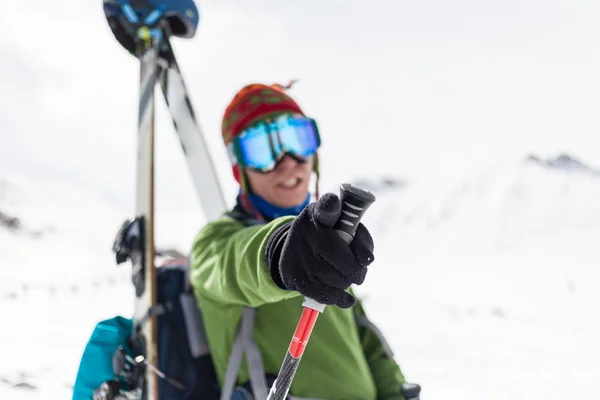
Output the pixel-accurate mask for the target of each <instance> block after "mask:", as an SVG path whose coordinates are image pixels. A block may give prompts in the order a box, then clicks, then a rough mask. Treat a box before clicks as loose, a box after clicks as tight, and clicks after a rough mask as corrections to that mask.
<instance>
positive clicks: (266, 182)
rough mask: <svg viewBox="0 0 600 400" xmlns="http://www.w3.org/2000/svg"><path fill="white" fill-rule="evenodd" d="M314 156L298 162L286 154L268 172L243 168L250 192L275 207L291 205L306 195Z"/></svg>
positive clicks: (300, 200)
mask: <svg viewBox="0 0 600 400" xmlns="http://www.w3.org/2000/svg"><path fill="white" fill-rule="evenodd" d="M313 166H314V157H313V156H310V157H307V158H306V162H298V161H296V159H295V158H294V157H291V156H289V155H286V156H285V157H284V158H283V159H282V160H281V161H280V162H279V164H278V165H277V167H276V168H275V169H274V170H273V171H270V172H267V173H262V172H257V171H253V170H251V169H245V172H246V176H247V177H248V182H249V184H250V188H251V190H252V192H253V193H254V194H256V195H258V196H260V197H262V198H263V199H265V200H266V201H268V202H269V203H271V204H273V205H274V206H277V207H293V206H297V205H298V204H300V203H302V202H303V201H304V199H306V196H307V195H308V184H309V183H310V182H309V181H310V175H311V173H312V171H313Z"/></svg>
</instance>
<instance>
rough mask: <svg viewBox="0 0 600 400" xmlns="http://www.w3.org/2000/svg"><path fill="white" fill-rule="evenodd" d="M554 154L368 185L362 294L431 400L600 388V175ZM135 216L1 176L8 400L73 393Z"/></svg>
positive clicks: (114, 289)
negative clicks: (368, 261) (371, 248)
mask: <svg viewBox="0 0 600 400" xmlns="http://www.w3.org/2000/svg"><path fill="white" fill-rule="evenodd" d="M556 160H558V158H557V159H556ZM556 160H542V159H540V158H539V157H538V158H536V157H524V158H523V159H521V160H508V161H506V162H505V163H501V164H489V165H484V166H481V167H480V168H477V169H474V170H471V171H468V172H467V173H466V174H461V175H454V176H453V175H451V174H449V173H448V171H443V172H439V173H436V174H435V175H432V176H430V177H427V178H423V179H420V180H419V181H414V180H411V179H406V180H404V179H395V178H390V177H384V178H377V179H373V178H370V179H368V180H367V181H365V180H362V181H363V184H365V185H367V186H369V187H370V188H371V190H372V191H373V192H374V193H375V194H376V195H377V198H378V200H377V202H376V203H375V204H374V205H373V207H372V210H370V211H369V213H367V216H366V218H365V222H366V223H367V225H368V226H369V227H370V228H371V230H372V232H373V235H374V237H375V242H376V253H375V255H376V261H375V263H374V264H373V266H372V268H371V270H370V272H369V276H368V278H367V281H366V283H365V284H364V285H363V286H361V287H359V288H358V289H357V291H358V292H359V293H360V294H361V295H362V296H363V297H364V300H365V305H366V307H367V311H368V312H369V313H370V314H371V317H372V319H374V320H375V322H376V323H378V324H379V325H380V327H381V328H382V330H383V331H384V333H385V334H386V335H387V336H388V337H389V339H390V342H391V344H392V347H393V348H394V350H395V352H396V357H397V359H398V361H399V362H400V364H401V366H402V368H403V370H404V372H405V374H406V376H407V378H408V379H410V380H414V381H417V382H419V383H420V384H421V385H422V386H423V396H424V397H423V398H425V399H445V400H446V399H463V400H464V399H507V400H508V399H511V400H512V399H514V398H526V399H544V400H547V399H564V398H582V399H593V398H595V397H596V396H597V394H598V393H600V379H599V378H598V373H599V372H600V342H598V340H597V338H598V337H599V336H600V313H599V311H600V294H598V292H597V290H596V286H597V282H598V281H599V278H600V250H599V246H598V245H597V242H598V238H600V207H598V199H599V198H600V178H599V177H598V176H597V174H596V173H595V170H594V168H593V167H587V168H582V167H581V165H584V166H585V164H582V163H580V164H581V165H580V166H579V167H577V168H575V167H573V166H574V165H576V164H577V163H576V162H575V161H576V160H573V159H571V161H568V160H567V159H565V158H564V157H563V158H562V159H561V161H560V162H553V161H556ZM128 211H129V210H127V209H124V208H123V207H120V206H118V205H115V204H112V203H111V202H110V201H108V200H106V199H101V198H98V196H95V195H93V194H90V193H83V192H81V191H80V190H78V189H77V188H71V187H69V186H68V185H66V184H63V183H59V182H40V181H35V180H29V179H25V178H23V177H18V176H13V175H11V176H0V212H1V213H3V215H5V220H6V219H7V218H8V219H11V221H13V223H12V224H4V225H10V226H3V224H2V222H0V265H1V266H2V268H1V270H2V273H1V274H2V279H1V280H0V309H2V312H3V314H4V315H7V316H8V319H7V320H6V319H5V321H8V322H9V324H8V326H9V327H10V328H9V329H2V330H0V354H1V355H2V357H0V397H1V398H13V399H21V398H22V399H34V398H44V399H49V398H56V399H59V398H60V399H65V398H69V396H70V385H71V384H72V383H73V380H74V376H75V373H76V370H77V366H78V362H79V357H80V355H81V351H82V348H83V346H84V344H85V342H86V340H87V339H88V336H89V334H90V333H91V330H92V328H93V326H94V324H95V322H97V321H98V320H100V319H103V318H107V317H111V316H113V315H115V314H122V315H128V314H129V313H130V312H131V306H132V304H131V303H132V302H131V298H132V297H131V296H132V295H133V293H132V289H131V285H130V284H129V282H128V279H129V277H128V272H129V271H128V268H127V267H119V268H117V267H116V266H115V264H114V260H113V255H112V253H111V252H110V247H111V245H112V239H113V235H114V233H115V232H116V229H117V228H118V226H119V224H120V223H121V221H122V219H123V218H125V217H126V216H128ZM14 218H17V219H18V221H19V223H18V225H19V227H15V226H14V225H15V224H14V221H15V220H14ZM0 221H1V219H0ZM194 223H195V222H194V221H185V220H183V219H181V220H179V221H177V224H173V226H181V227H182V229H183V230H184V231H186V232H193V231H194V230H195V229H197V227H196V226H193V224H194ZM164 226H167V225H164ZM168 229H169V228H163V231H164V230H168ZM162 235H163V237H165V238H172V237H178V234H177V233H176V232H173V235H174V236H170V235H169V233H168V232H163V233H162ZM190 240H191V238H182V239H181V240H176V239H172V240H169V244H176V245H180V247H181V248H182V249H183V250H185V248H186V246H187V245H188V244H189V241H190ZM304 367H306V368H308V367H309V366H304Z"/></svg>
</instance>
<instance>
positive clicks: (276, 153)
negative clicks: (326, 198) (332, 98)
mask: <svg viewBox="0 0 600 400" xmlns="http://www.w3.org/2000/svg"><path fill="white" fill-rule="evenodd" d="M320 144H321V140H320V136H319V131H318V129H317V124H316V122H315V121H314V120H312V119H310V118H304V117H300V118H298V117H289V116H282V117H279V118H277V119H275V120H274V121H271V122H261V123H259V124H256V125H253V126H251V127H249V128H247V129H245V130H244V131H243V132H242V133H241V134H240V135H239V136H236V138H235V139H234V140H233V144H232V146H233V148H232V149H233V150H234V153H235V161H237V162H238V163H239V164H241V166H242V167H248V168H253V169H257V170H260V171H269V170H272V169H273V168H275V166H276V165H277V162H278V161H279V160H280V159H281V158H282V157H283V156H284V155H285V154H291V155H293V156H295V157H300V158H304V157H308V156H311V155H313V154H315V153H316V151H317V149H318V148H319V146H320Z"/></svg>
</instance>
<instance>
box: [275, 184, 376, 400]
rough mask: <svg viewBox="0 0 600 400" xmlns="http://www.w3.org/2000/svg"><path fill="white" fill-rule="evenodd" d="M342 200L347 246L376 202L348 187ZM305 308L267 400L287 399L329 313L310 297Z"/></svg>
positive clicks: (338, 227)
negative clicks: (314, 332)
mask: <svg viewBox="0 0 600 400" xmlns="http://www.w3.org/2000/svg"><path fill="white" fill-rule="evenodd" d="M340 200H341V202H342V215H341V217H340V219H339V220H338V221H337V223H336V224H335V225H334V227H333V229H335V231H336V232H337V233H338V235H339V236H340V237H341V238H342V239H344V241H345V242H346V243H348V244H350V242H352V240H353V239H354V233H355V232H356V228H357V227H358V223H359V222H360V220H361V218H362V217H363V215H364V213H365V212H366V211H367V209H368V208H369V206H370V205H371V204H373V203H374V202H375V196H374V195H373V194H372V193H371V192H369V191H366V190H363V189H359V188H357V187H354V186H352V185H351V184H348V183H344V184H342V185H341V187H340ZM302 306H303V309H302V315H301V316H300V320H299V321H298V325H297V326H296V330H295V331H294V335H293V336H292V340H291V342H290V346H289V348H288V351H287V354H286V355H285V358H284V359H283V363H282V364H281V369H280V370H279V374H278V375H277V379H275V382H273V386H271V390H270V391H269V395H268V396H267V400H284V399H285V398H286V396H287V394H288V392H289V390H290V387H291V386H292V380H293V379H294V375H295V374H296V370H297V369H298V365H299V364H300V359H301V358H302V354H303V353H304V349H305V348H306V345H307V343H308V339H309V338H310V334H311V332H312V330H313V328H314V326H315V323H316V322H317V317H318V316H319V314H320V313H322V312H323V310H325V304H321V303H319V302H318V301H316V300H313V299H310V298H308V297H306V298H305V299H304V302H303V303H302Z"/></svg>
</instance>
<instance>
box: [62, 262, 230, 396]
mask: <svg viewBox="0 0 600 400" xmlns="http://www.w3.org/2000/svg"><path fill="white" fill-rule="evenodd" d="M187 275H188V265H187V260H170V261H169V262H168V263H166V264H163V265H161V266H160V267H159V268H158V269H157V285H156V289H157V306H156V308H155V309H154V310H152V313H154V315H156V316H157V329H158V332H157V334H158V337H157V340H158V365H157V366H156V367H157V368H158V370H159V371H160V372H162V373H164V375H165V377H164V378H159V380H158V392H159V398H160V399H161V400H162V399H168V400H192V399H194V400H195V399H207V400H216V399H219V397H220V390H219V385H218V381H217V377H216V373H215V369H214V366H213V363H212V359H211V356H210V352H209V348H208V343H207V340H206V336H205V334H204V328H203V322H202V315H201V313H200V310H199V308H198V306H197V304H196V300H195V297H194V294H193V292H192V290H191V287H190V285H189V283H188V279H187ZM132 332H133V320H132V319H128V318H124V317H122V316H116V317H114V318H111V319H107V320H104V321H101V322H99V323H98V324H97V325H96V327H95V329H94V331H93V332H92V335H91V337H90V339H89V341H88V343H87V345H86V346H85V349H84V352H83V355H82V357H81V361H80V365H79V369H78V372H77V377H76V380H75V385H74V388H73V398H72V399H73V400H83V399H86V400H88V399H115V398H116V399H118V398H119V397H117V395H118V393H119V392H120V391H121V390H123V391H129V390H131V389H133V388H135V386H136V380H137V379H138V378H139V372H136V365H135V360H134V359H133V358H132V354H133V352H132V348H133V346H134V343H133V342H132V339H134V337H133V336H132V334H131V333H132Z"/></svg>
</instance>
